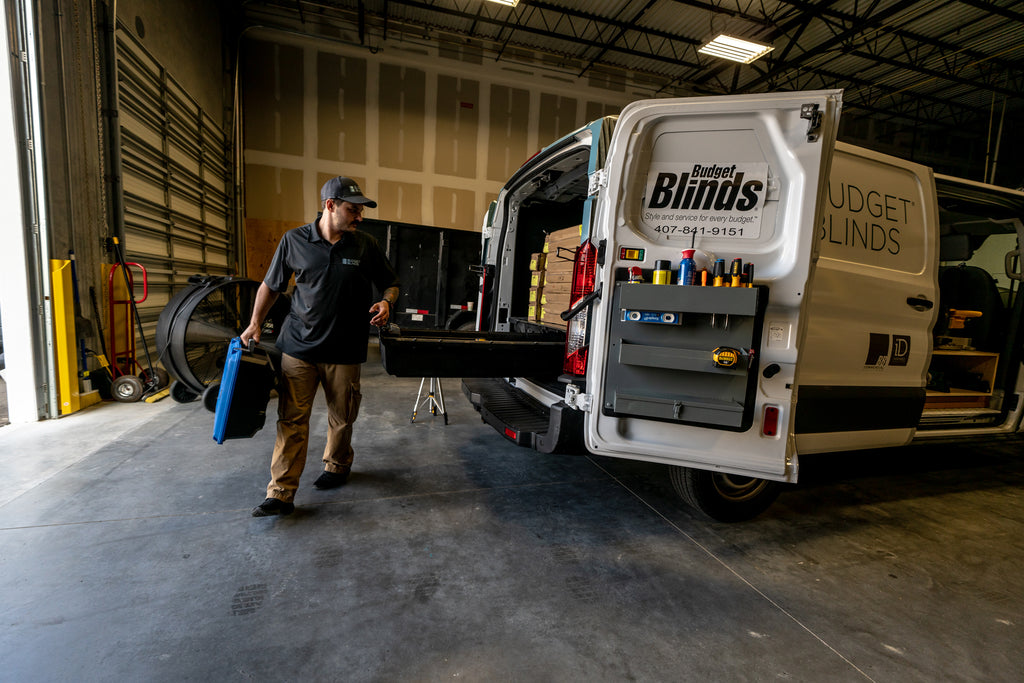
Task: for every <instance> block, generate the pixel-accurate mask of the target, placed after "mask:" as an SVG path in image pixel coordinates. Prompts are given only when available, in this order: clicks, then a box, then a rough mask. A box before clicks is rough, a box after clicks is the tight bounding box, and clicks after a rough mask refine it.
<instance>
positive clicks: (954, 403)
mask: <svg viewBox="0 0 1024 683" xmlns="http://www.w3.org/2000/svg"><path fill="white" fill-rule="evenodd" d="M998 367H999V354H998V353H993V352H990V351H962V350H945V349H936V350H935V351H933V352H932V362H931V365H930V366H929V368H928V372H929V373H932V374H937V373H943V374H944V375H946V376H947V377H949V378H950V380H951V382H950V389H949V391H936V390H932V389H929V390H928V393H927V395H926V397H925V402H924V407H925V410H945V409H950V408H987V407H988V406H989V401H990V399H991V398H992V387H993V385H994V384H995V378H996V369H997V368H998ZM964 375H975V376H978V377H979V378H980V380H981V381H982V382H984V383H986V384H987V385H988V388H987V390H986V391H978V390H975V389H967V388H964V387H962V386H957V385H956V378H957V377H962V376H964Z"/></svg>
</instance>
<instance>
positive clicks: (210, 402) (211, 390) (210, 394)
mask: <svg viewBox="0 0 1024 683" xmlns="http://www.w3.org/2000/svg"><path fill="white" fill-rule="evenodd" d="M218 396H220V382H213V383H212V384H210V385H209V386H207V387H206V389H204V390H203V407H204V408H206V409H207V410H209V411H210V412H211V413H216V412H217V397H218Z"/></svg>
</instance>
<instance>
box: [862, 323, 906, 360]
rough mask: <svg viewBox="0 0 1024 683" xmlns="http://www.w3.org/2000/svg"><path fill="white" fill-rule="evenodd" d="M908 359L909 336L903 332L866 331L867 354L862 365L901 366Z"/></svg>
mask: <svg viewBox="0 0 1024 683" xmlns="http://www.w3.org/2000/svg"><path fill="white" fill-rule="evenodd" d="M909 359H910V337H909V336H907V335H904V334H893V335H889V334H879V333H877V332H869V333H868V355H867V358H865V359H864V367H866V368H877V369H882V368H885V367H903V366H905V365H906V364H907V361H908V360H909Z"/></svg>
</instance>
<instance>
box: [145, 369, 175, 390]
mask: <svg viewBox="0 0 1024 683" xmlns="http://www.w3.org/2000/svg"><path fill="white" fill-rule="evenodd" d="M153 376H154V377H155V378H156V384H155V386H154V388H155V389H163V388H164V387H166V386H167V385H168V384H170V383H171V376H170V375H169V374H168V373H167V371H166V370H164V369H163V368H153ZM139 379H141V380H142V383H143V384H144V385H145V384H148V383H149V371H148V370H143V371H142V372H140V373H139Z"/></svg>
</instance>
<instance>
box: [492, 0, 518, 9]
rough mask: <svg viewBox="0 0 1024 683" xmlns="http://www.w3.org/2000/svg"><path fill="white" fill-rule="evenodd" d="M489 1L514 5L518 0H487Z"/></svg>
mask: <svg viewBox="0 0 1024 683" xmlns="http://www.w3.org/2000/svg"><path fill="white" fill-rule="evenodd" d="M489 1H490V2H496V3H498V4H499V5H508V6H509V7H515V6H516V5H518V4H519V0H489Z"/></svg>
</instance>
